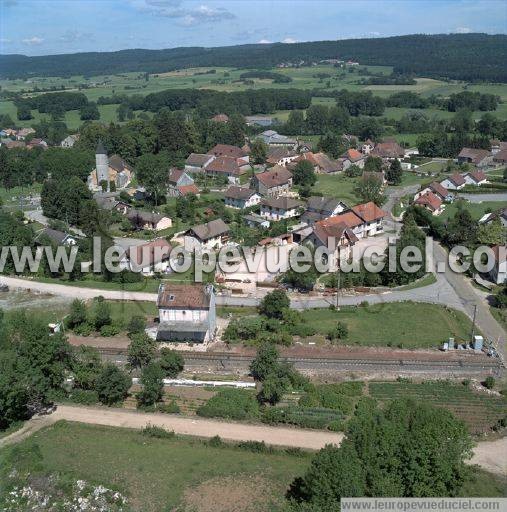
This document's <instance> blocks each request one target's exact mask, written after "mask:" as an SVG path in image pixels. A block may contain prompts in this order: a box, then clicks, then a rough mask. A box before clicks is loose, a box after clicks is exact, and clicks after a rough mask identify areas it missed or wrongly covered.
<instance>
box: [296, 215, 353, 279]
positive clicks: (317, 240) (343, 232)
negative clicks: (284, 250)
mask: <svg viewBox="0 0 507 512" xmlns="http://www.w3.org/2000/svg"><path fill="white" fill-rule="evenodd" d="M335 219H336V217H329V218H328V219H325V220H321V221H319V222H316V223H315V225H314V226H313V229H312V231H311V233H310V234H309V235H308V237H306V238H305V240H304V241H305V242H307V241H309V242H311V243H312V244H313V246H314V247H315V248H317V247H326V248H327V249H328V250H329V251H331V254H332V257H333V259H334V261H335V262H339V261H341V260H347V259H349V257H350V254H351V250H352V247H353V245H354V244H355V243H356V242H358V238H357V236H356V235H355V234H354V232H353V230H352V229H350V228H349V227H348V225H347V224H346V223H345V222H340V221H337V220H335ZM329 263H330V270H331V271H333V270H334V269H335V268H336V266H337V265H331V262H329ZM333 267H334V268H333Z"/></svg>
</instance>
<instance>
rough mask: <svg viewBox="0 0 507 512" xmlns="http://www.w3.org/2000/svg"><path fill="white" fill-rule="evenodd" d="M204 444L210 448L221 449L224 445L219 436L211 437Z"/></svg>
mask: <svg viewBox="0 0 507 512" xmlns="http://www.w3.org/2000/svg"><path fill="white" fill-rule="evenodd" d="M206 444H207V445H208V446H211V447H212V448H222V447H223V446H225V444H226V443H224V442H223V441H222V438H221V437H220V436H213V437H212V438H211V439H208V440H207V441H206Z"/></svg>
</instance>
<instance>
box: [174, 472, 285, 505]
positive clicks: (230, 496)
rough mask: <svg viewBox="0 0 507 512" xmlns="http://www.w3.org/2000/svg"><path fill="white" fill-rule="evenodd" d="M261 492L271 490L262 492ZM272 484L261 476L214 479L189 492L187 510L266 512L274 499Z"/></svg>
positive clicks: (187, 491)
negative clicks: (261, 490)
mask: <svg viewBox="0 0 507 512" xmlns="http://www.w3.org/2000/svg"><path fill="white" fill-rule="evenodd" d="M259 489H264V491H266V490H267V491H268V493H269V491H270V490H271V492H270V493H269V494H270V495H269V496H267V495H266V492H262V493H260V492H259ZM273 491H274V489H273V487H272V483H271V482H270V481H269V480H267V479H266V478H263V477H261V476H254V477H252V476H251V475H244V476H239V475H238V476H226V477H217V478H212V479H211V480H206V481H205V482H203V483H201V484H199V485H198V486H196V487H193V488H191V489H187V490H186V491H185V493H184V496H183V502H184V504H185V505H184V508H183V510H185V511H192V512H194V511H195V512H217V511H220V512H263V511H265V510H268V506H269V503H270V502H271V501H272V500H274V498H275V496H274V493H273Z"/></svg>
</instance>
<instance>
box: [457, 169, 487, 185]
mask: <svg viewBox="0 0 507 512" xmlns="http://www.w3.org/2000/svg"><path fill="white" fill-rule="evenodd" d="M463 178H465V182H466V184H467V185H474V186H476V187H480V186H481V185H484V183H488V177H487V175H486V174H485V173H484V172H483V171H474V172H467V173H465V174H463Z"/></svg>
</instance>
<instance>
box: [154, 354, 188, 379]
mask: <svg viewBox="0 0 507 512" xmlns="http://www.w3.org/2000/svg"><path fill="white" fill-rule="evenodd" d="M160 366H161V367H162V369H163V370H164V375H165V376H166V377H169V378H175V377H177V376H178V374H179V373H181V372H182V371H183V368H184V367H185V360H184V359H183V356H182V355H181V354H180V353H178V352H176V351H175V350H171V349H169V348H163V349H162V350H161V351H160Z"/></svg>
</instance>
